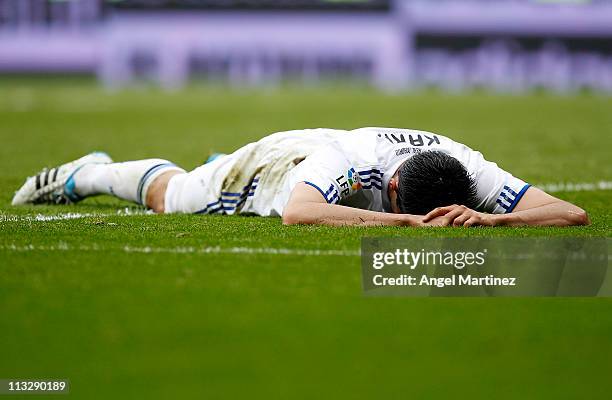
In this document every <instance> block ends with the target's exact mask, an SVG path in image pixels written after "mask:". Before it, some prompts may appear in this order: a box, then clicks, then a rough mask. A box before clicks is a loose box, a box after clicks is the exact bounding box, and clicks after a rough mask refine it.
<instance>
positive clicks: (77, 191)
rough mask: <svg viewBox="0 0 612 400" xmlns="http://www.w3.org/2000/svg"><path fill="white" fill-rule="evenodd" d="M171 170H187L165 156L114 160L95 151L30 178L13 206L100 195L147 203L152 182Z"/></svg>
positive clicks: (57, 202) (73, 199) (67, 201)
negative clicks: (161, 157) (138, 159)
mask: <svg viewBox="0 0 612 400" xmlns="http://www.w3.org/2000/svg"><path fill="white" fill-rule="evenodd" d="M170 171H173V172H176V173H184V172H185V171H184V170H183V169H181V168H179V167H177V166H176V165H174V164H172V163H171V162H169V161H167V160H163V159H148V160H140V161H128V162H123V163H113V162H112V160H111V158H110V157H109V156H108V155H106V154H104V153H92V154H88V155H87V156H84V157H81V158H80V159H78V160H75V161H72V162H70V163H66V164H63V165H61V166H59V167H56V168H51V169H46V168H45V169H43V170H42V171H41V172H40V173H38V174H37V175H35V176H32V177H29V178H28V179H27V180H26V182H25V184H24V185H23V186H22V187H21V188H20V189H19V190H18V191H17V193H16V194H15V197H14V198H13V205H20V204H39V203H47V204H66V203H76V202H78V201H80V200H82V199H84V198H85V197H89V196H94V195H98V194H109V195H113V196H116V197H118V198H121V199H124V200H129V201H133V202H136V203H139V204H143V205H144V204H145V199H146V196H147V191H148V189H149V186H150V185H151V183H152V182H153V181H155V180H156V179H157V177H159V176H161V175H163V174H165V173H167V172H170Z"/></svg>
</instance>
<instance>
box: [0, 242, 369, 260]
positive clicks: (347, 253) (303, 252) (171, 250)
mask: <svg viewBox="0 0 612 400" xmlns="http://www.w3.org/2000/svg"><path fill="white" fill-rule="evenodd" d="M113 250H115V251H122V252H124V253H139V254H160V253H164V254H264V255H279V256H341V257H359V256H360V255H361V253H360V252H359V250H322V249H289V248H274V247H219V246H212V247H211V246H209V247H151V246H145V247H134V246H123V247H103V246H98V245H95V244H94V245H78V246H71V245H69V244H67V243H61V242H60V243H58V244H57V245H34V244H26V245H19V244H8V245H0V251H13V252H32V251H43V252H44V251H53V252H57V251H83V252H95V251H105V252H106V251H113Z"/></svg>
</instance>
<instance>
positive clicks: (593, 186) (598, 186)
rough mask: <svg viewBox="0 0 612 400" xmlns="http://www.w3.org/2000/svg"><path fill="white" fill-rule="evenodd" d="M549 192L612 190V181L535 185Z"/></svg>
mask: <svg viewBox="0 0 612 400" xmlns="http://www.w3.org/2000/svg"><path fill="white" fill-rule="evenodd" d="M535 186H537V187H539V188H540V189H542V190H543V191H545V192H548V193H558V192H595V191H600V190H612V181H598V182H578V183H571V182H559V183H545V184H542V185H535Z"/></svg>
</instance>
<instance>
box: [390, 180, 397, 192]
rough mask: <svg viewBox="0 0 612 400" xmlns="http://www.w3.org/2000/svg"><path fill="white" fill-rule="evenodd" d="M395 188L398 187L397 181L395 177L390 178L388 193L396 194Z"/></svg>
mask: <svg viewBox="0 0 612 400" xmlns="http://www.w3.org/2000/svg"><path fill="white" fill-rule="evenodd" d="M397 187H398V184H397V179H396V178H395V177H393V178H391V180H390V181H389V188H388V190H389V192H395V193H397Z"/></svg>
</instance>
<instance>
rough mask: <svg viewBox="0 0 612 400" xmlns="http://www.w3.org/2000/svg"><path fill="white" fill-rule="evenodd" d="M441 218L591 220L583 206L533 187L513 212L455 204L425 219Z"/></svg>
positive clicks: (470, 222)
mask: <svg viewBox="0 0 612 400" xmlns="http://www.w3.org/2000/svg"><path fill="white" fill-rule="evenodd" d="M440 217H442V218H444V220H445V222H446V223H447V224H449V225H453V226H476V225H482V226H572V225H589V224H590V223H591V221H590V220H589V216H588V214H587V213H586V211H584V210H583V209H582V208H580V207H578V206H576V205H574V204H572V203H569V202H567V201H563V200H560V199H558V198H556V197H554V196H551V195H550V194H548V193H546V192H544V191H542V190H540V189H538V188H535V187H533V186H531V187H529V188H528V189H527V191H526V192H525V194H524V195H523V197H522V198H521V199H520V200H519V202H518V203H517V204H516V207H514V209H513V210H512V212H510V213H507V214H486V213H481V212H477V211H474V210H471V209H469V208H467V207H465V206H461V205H451V206H448V207H438V208H436V209H434V210H432V211H431V212H430V213H429V214H427V215H426V216H425V218H424V222H427V221H429V220H431V219H434V218H440Z"/></svg>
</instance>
